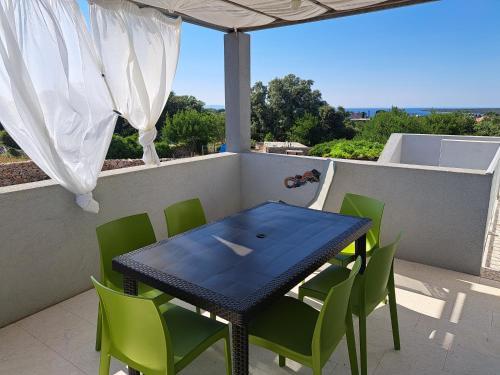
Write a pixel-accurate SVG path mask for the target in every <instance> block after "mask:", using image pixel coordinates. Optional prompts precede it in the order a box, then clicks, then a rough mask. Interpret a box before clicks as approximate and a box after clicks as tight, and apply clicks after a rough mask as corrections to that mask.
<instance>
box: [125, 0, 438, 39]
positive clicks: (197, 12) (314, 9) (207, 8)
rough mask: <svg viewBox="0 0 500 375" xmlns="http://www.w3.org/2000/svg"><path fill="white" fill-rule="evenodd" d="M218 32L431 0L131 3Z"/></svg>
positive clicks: (176, 0)
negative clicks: (160, 11)
mask: <svg viewBox="0 0 500 375" xmlns="http://www.w3.org/2000/svg"><path fill="white" fill-rule="evenodd" d="M134 1H135V2H136V3H137V4H139V5H141V4H142V5H147V6H152V7H155V8H158V9H160V10H162V11H163V12H164V13H166V14H167V15H171V16H181V17H182V18H183V19H184V21H186V22H190V23H194V24H197V25H201V26H205V27H209V28H212V29H216V30H220V31H225V32H229V31H233V30H239V31H252V30H260V29H267V28H273V27H279V26H286V25H291V24H296V23H304V22H312V21H319V20H324V19H329V18H336V17H344V16H349V15H352V14H358V13H367V12H372V11H376V10H381V9H388V8H395V7H400V6H405V5H412V4H418V3H423V2H428V1H435V0H301V1H300V0H134Z"/></svg>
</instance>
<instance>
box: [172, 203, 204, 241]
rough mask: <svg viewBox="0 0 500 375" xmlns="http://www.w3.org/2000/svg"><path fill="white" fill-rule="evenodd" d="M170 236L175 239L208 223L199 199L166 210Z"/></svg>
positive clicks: (176, 204) (177, 204) (174, 205)
mask: <svg viewBox="0 0 500 375" xmlns="http://www.w3.org/2000/svg"><path fill="white" fill-rule="evenodd" d="M164 212H165V220H166V221H167V230H168V236H169V237H173V236H176V235H178V234H181V233H184V232H186V231H188V230H190V229H193V228H197V227H199V226H201V225H204V224H206V223H207V219H206V217H205V212H204V211H203V206H202V205H201V202H200V200H199V199H198V198H194V199H188V200H186V201H182V202H178V203H175V204H173V205H171V206H168V207H167V208H165V211H164Z"/></svg>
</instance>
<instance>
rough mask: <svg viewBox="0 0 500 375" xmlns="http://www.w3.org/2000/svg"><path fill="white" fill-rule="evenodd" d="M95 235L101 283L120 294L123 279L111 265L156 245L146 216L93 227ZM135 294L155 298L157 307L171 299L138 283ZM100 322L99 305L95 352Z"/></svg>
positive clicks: (137, 216)
mask: <svg viewBox="0 0 500 375" xmlns="http://www.w3.org/2000/svg"><path fill="white" fill-rule="evenodd" d="M96 233H97V242H98V243H99V253H100V257H101V282H102V283H103V284H104V285H105V286H106V287H108V288H111V289H114V290H117V291H123V277H122V275H121V274H120V273H118V272H115V271H113V269H112V267H111V262H112V260H113V258H114V257H116V256H118V255H121V254H125V253H128V252H130V251H133V250H136V249H140V248H141V247H144V246H147V245H151V244H152V243H155V242H156V237H155V233H154V230H153V226H152V225H151V221H150V220H149V216H148V214H147V213H143V214H138V215H132V216H127V217H124V218H121V219H117V220H114V221H111V222H109V223H106V224H103V225H101V226H99V227H97V229H96ZM139 295H140V296H142V297H147V298H152V299H155V301H156V302H157V303H160V304H161V303H165V302H167V301H169V300H170V299H172V297H170V296H169V295H168V294H164V293H163V292H160V291H159V290H156V289H153V288H151V287H149V286H147V285H145V284H142V283H139ZM101 323H102V318H101V306H100V305H99V311H98V317H97V334H96V344H95V349H96V350H97V351H99V350H100V349H101V330H102V326H101Z"/></svg>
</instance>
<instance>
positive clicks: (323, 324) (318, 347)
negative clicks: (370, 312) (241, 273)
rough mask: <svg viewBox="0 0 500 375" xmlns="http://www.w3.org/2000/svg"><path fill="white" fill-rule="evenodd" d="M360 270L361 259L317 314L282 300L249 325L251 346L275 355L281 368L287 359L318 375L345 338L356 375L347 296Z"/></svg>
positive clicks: (353, 342) (294, 300) (295, 300)
mask: <svg viewBox="0 0 500 375" xmlns="http://www.w3.org/2000/svg"><path fill="white" fill-rule="evenodd" d="M360 267H361V258H358V259H357V260H356V262H355V263H354V266H353V269H352V271H351V272H350V275H349V276H348V277H347V278H346V279H345V280H344V281H343V282H341V283H338V284H337V285H335V286H334V287H332V288H331V289H330V291H329V292H328V293H327V297H326V299H325V303H324V305H323V308H322V309H321V311H319V312H318V311H317V310H316V309H314V308H312V307H311V306H309V305H308V304H306V303H304V302H302V301H299V300H297V299H295V298H291V297H283V298H281V299H280V300H279V301H278V302H276V303H275V304H273V305H272V306H271V307H270V308H268V309H267V310H264V311H263V312H262V313H261V314H260V315H259V316H258V317H257V318H256V319H254V320H253V321H252V322H250V328H249V333H250V337H249V339H250V343H252V344H255V345H258V346H261V347H263V348H266V349H269V350H271V351H273V352H275V353H277V354H278V358H279V365H280V366H281V367H283V366H285V361H286V358H290V359H292V360H294V361H296V362H299V363H301V364H302V365H304V366H307V367H310V368H312V370H313V374H314V375H320V374H321V371H322V368H323V367H324V365H325V364H326V362H327V361H328V360H329V359H330V356H331V354H332V353H333V351H334V350H335V348H336V347H337V345H338V344H339V342H340V341H341V340H342V338H343V337H344V335H346V337H347V347H348V350H349V362H350V364H351V373H352V374H353V375H357V374H358V362H357V356H356V343H355V339H354V329H353V323H352V313H351V308H350V304H349V297H350V295H351V288H352V286H353V283H354V280H355V277H356V275H357V274H358V272H359V269H360Z"/></svg>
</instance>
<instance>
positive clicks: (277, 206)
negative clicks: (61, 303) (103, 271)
mask: <svg viewBox="0 0 500 375" xmlns="http://www.w3.org/2000/svg"><path fill="white" fill-rule="evenodd" d="M370 227H371V220H370V219H367V218H359V217H353V216H345V215H340V214H334V213H330V212H324V211H315V210H311V209H307V208H302V207H297V206H292V205H289V204H284V203H279V202H267V203H264V204H261V205H259V206H256V207H254V208H251V209H248V210H244V211H242V212H239V213H237V214H235V215H232V216H229V217H227V218H224V219H222V220H219V221H216V222H214V223H211V224H207V225H204V226H202V227H199V228H196V229H193V230H191V231H188V232H186V233H183V234H181V235H178V236H175V237H172V238H170V239H167V240H163V241H160V242H158V243H156V244H153V245H150V246H147V247H144V248H142V249H139V250H136V251H133V252H130V253H127V254H124V255H121V256H119V257H116V258H114V259H113V269H114V270H115V271H117V272H120V273H122V274H123V276H124V280H123V283H124V290H125V292H126V293H128V294H132V295H136V294H137V288H138V285H137V282H138V281H140V282H142V283H145V284H148V285H150V286H152V287H154V288H156V289H159V290H161V291H163V292H165V293H168V294H170V295H171V296H174V297H177V298H179V299H182V300H184V301H186V302H188V303H191V304H193V305H195V306H198V307H201V308H202V309H205V310H208V311H209V312H212V313H214V314H216V315H217V316H220V317H222V318H224V319H226V320H228V321H229V322H231V325H232V327H231V331H232V345H233V373H234V374H238V375H243V374H245V375H246V374H248V323H249V322H250V321H251V320H252V318H253V317H254V316H255V315H256V314H257V313H258V312H259V311H261V310H262V309H263V308H265V307H266V306H268V305H269V304H271V303H272V302H273V301H275V300H276V299H278V298H280V297H281V296H283V295H285V294H286V293H287V292H288V291H290V289H292V288H293V287H294V286H295V285H297V284H298V283H300V282H301V281H302V280H304V279H305V278H306V277H307V276H308V275H310V274H311V273H313V272H314V271H315V270H316V269H318V268H319V267H320V266H322V265H323V264H325V263H326V262H327V261H328V260H329V259H331V258H332V257H333V256H335V255H336V254H338V253H339V252H340V251H341V250H342V249H343V248H345V247H346V246H347V245H349V244H350V243H352V242H354V241H355V243H356V254H358V255H360V256H361V257H362V259H363V265H362V270H363V269H364V267H365V265H366V233H367V231H368V230H369V229H370ZM129 373H131V374H136V373H137V372H135V370H133V369H129Z"/></svg>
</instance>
